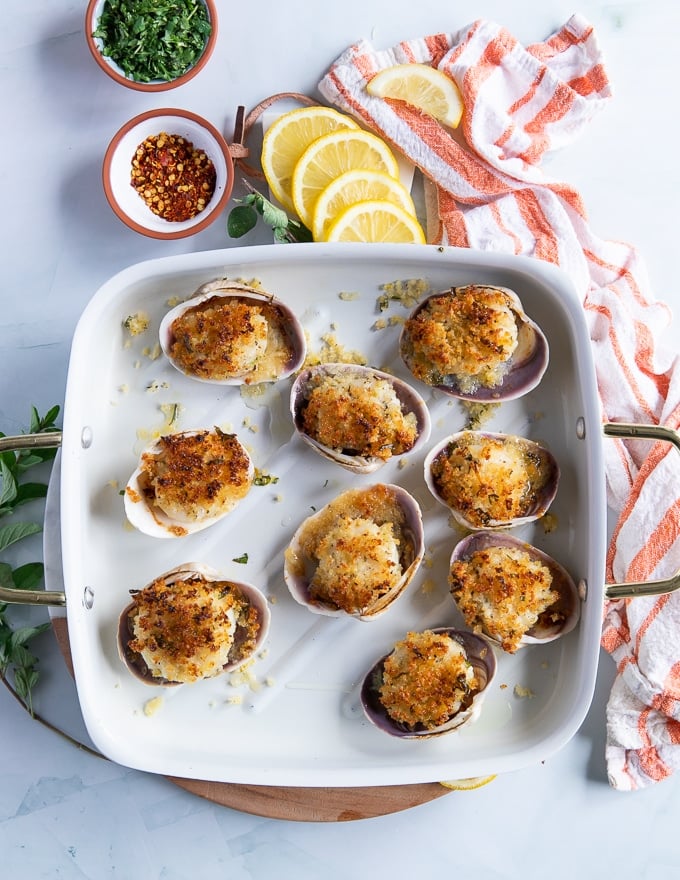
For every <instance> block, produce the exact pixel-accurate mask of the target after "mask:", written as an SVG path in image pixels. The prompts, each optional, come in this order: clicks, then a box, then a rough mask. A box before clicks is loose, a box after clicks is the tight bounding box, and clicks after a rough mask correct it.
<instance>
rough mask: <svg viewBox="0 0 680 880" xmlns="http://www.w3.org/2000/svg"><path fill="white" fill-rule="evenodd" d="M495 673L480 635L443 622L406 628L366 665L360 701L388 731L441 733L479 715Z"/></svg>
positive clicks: (398, 733) (420, 734)
mask: <svg viewBox="0 0 680 880" xmlns="http://www.w3.org/2000/svg"><path fill="white" fill-rule="evenodd" d="M495 673H496V658H495V656H494V653H493V650H492V648H491V646H490V645H489V643H488V642H487V641H486V640H485V639H484V638H482V637H481V636H478V635H475V634H474V633H468V632H463V631H459V630H455V629H450V628H446V627H441V628H437V629H431V630H424V631H422V632H408V633H407V634H406V635H405V637H404V638H403V639H400V640H399V641H397V642H396V643H395V644H394V646H393V648H392V650H391V652H390V653H389V654H386V655H385V656H384V657H381V658H380V660H378V662H377V663H376V664H375V665H374V666H373V667H372V668H371V669H370V670H369V672H368V674H367V675H366V677H365V678H364V681H363V684H362V688H361V703H362V706H363V709H364V713H365V715H366V717H367V718H368V720H369V721H370V722H371V723H372V724H374V725H375V726H376V727H378V728H379V729H380V730H382V731H384V732H385V733H389V734H391V735H392V736H396V737H402V738H405V739H424V738H428V737H435V736H441V735H443V734H446V733H451V732H452V731H454V730H456V729H458V728H459V727H461V726H462V725H463V724H467V723H469V722H471V721H474V720H475V719H476V718H477V717H478V716H479V712H480V710H481V706H482V702H483V701H484V698H485V696H486V694H487V692H488V687H489V685H490V684H491V682H492V680H493V678H494V675H495Z"/></svg>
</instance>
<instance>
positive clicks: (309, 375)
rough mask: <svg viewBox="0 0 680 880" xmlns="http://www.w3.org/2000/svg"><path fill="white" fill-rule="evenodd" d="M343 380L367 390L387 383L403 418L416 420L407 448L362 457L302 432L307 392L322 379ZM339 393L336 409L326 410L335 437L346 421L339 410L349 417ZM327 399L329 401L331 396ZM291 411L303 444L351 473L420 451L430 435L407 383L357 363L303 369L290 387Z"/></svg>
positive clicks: (417, 398)
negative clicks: (345, 412) (410, 441)
mask: <svg viewBox="0 0 680 880" xmlns="http://www.w3.org/2000/svg"><path fill="white" fill-rule="evenodd" d="M343 378H351V379H356V382H357V383H363V384H364V385H365V386H366V387H367V388H370V385H371V384H374V385H375V387H376V389H379V388H384V387H385V386H384V385H383V384H382V383H385V382H387V383H388V384H389V386H390V387H391V389H392V390H393V392H394V395H395V396H396V400H397V401H398V404H399V407H400V410H401V413H402V414H403V416H409V415H410V414H413V416H414V417H415V439H414V442H413V444H412V445H411V446H410V447H409V448H408V449H404V450H403V451H399V452H395V453H393V454H392V453H390V454H388V455H385V456H384V457H383V456H380V455H375V454H366V453H364V454H362V450H361V449H350V448H348V447H347V446H343V447H340V446H337V447H332V446H329V445H326V444H324V443H322V442H320V440H318V439H317V438H315V437H313V436H311V435H310V434H309V433H308V432H307V431H306V430H305V426H304V412H305V408H306V407H307V406H308V403H309V395H310V390H311V389H312V388H315V387H317V386H318V383H319V382H321V381H324V380H325V379H328V380H329V381H332V380H334V379H337V380H338V381H341V380H342V379H343ZM338 393H339V397H338V400H337V407H338V410H335V411H333V410H331V409H330V408H329V421H330V423H331V424H334V425H336V426H337V430H338V432H339V434H338V436H340V435H342V434H343V433H344V428H342V427H341V426H342V425H343V422H344V423H346V422H347V419H345V420H343V419H342V418H341V415H338V412H340V411H341V408H342V407H346V408H347V411H348V414H350V411H351V409H352V407H351V406H350V405H349V404H348V403H347V397H346V394H345V392H342V391H339V392H338ZM358 393H360V392H359V391H357V394H358ZM368 393H369V392H368V391H367V394H368ZM376 394H377V391H376ZM329 396H330V397H331V400H332V396H331V395H329ZM343 398H344V399H343ZM376 408H381V406H380V405H378V406H377V407H376ZM290 411H291V415H292V417H293V423H294V425H295V429H296V431H297V432H298V434H299V435H300V437H301V438H302V439H303V440H304V441H305V443H308V444H309V446H311V448H312V449H314V450H315V451H316V452H318V453H319V455H322V456H323V457H324V458H326V459H328V460H329V461H332V462H335V463H336V464H339V465H340V466H341V467H344V468H345V469H346V470H349V471H352V472H353V473H360V474H368V473H373V472H374V471H376V470H378V468H380V467H382V466H383V465H384V464H385V463H386V462H387V461H389V460H390V458H393V457H395V456H396V455H408V454H410V453H412V452H414V451H416V450H418V449H420V448H421V447H422V446H423V444H425V443H426V442H427V440H428V439H429V436H430V428H431V422H430V414H429V412H428V409H427V405H426V403H425V401H424V400H423V398H422V397H421V396H420V394H418V392H417V391H416V390H415V389H414V388H412V387H411V386H410V385H409V384H408V383H407V382H404V381H403V380H402V379H399V378H398V377H396V376H392V375H390V374H389V373H384V372H382V371H380V370H376V369H374V368H373V367H367V366H361V365H358V364H346V363H329V364H319V365H317V366H313V367H309V368H307V369H305V370H302V372H301V373H300V374H299V375H298V376H297V377H296V379H295V382H294V383H293V386H292V388H291V393H290ZM345 439H347V438H345ZM386 448H387V447H386Z"/></svg>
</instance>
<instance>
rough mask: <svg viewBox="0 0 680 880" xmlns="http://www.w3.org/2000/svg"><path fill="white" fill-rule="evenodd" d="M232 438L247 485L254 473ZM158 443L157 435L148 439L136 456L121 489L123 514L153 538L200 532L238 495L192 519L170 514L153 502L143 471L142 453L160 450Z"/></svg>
mask: <svg viewBox="0 0 680 880" xmlns="http://www.w3.org/2000/svg"><path fill="white" fill-rule="evenodd" d="M179 433H180V435H181V436H191V435H196V434H200V433H203V432H202V431H182V432H179ZM174 436H176V435H174ZM235 439H236V442H237V443H238V446H239V447H240V453H241V454H242V456H243V457H244V459H246V461H247V467H248V470H247V475H246V480H247V484H248V489H249V488H250V485H251V484H252V481H253V477H254V475H255V466H254V464H253V462H252V459H251V458H250V456H249V455H248V452H247V451H246V449H245V448H244V446H243V445H242V444H241V443H240V441H238V438H235ZM161 443H162V438H159V439H158V440H155V441H154V442H153V443H150V444H149V445H148V446H147V447H146V448H145V449H144V450H143V451H142V454H141V455H140V457H139V464H138V465H137V467H136V468H135V470H134V471H133V473H132V475H131V476H130V479H129V480H128V482H127V485H126V487H125V493H124V495H123V501H124V505H125V515H126V516H127V518H128V521H129V522H130V524H131V525H133V526H134V527H135V528H136V529H138V530H139V531H140V532H143V533H144V534H145V535H151V536H152V537H154V538H181V537H184V536H185V535H190V534H193V533H194V532H200V531H202V530H203V529H206V528H208V527H209V526H211V525H213V524H214V523H216V522H218V521H219V520H221V519H222V518H223V517H224V516H226V515H227V514H228V513H230V511H232V510H233V509H234V507H235V506H236V504H238V501H239V500H240V498H234V499H232V501H231V503H229V504H226V505H225V506H223V507H222V509H221V511H220V512H219V513H218V514H217V515H214V516H205V517H200V518H198V519H195V520H193V521H187V520H185V519H182V520H180V519H177V518H174V517H173V516H170V515H168V514H167V513H166V512H165V511H164V510H162V509H161V508H160V507H159V506H158V504H157V503H155V498H154V492H153V488H152V487H151V486H150V485H149V482H148V478H147V472H146V469H145V466H144V458H145V456H146V455H148V454H152V455H153V454H155V453H157V452H160V451H161V449H162V445H161Z"/></svg>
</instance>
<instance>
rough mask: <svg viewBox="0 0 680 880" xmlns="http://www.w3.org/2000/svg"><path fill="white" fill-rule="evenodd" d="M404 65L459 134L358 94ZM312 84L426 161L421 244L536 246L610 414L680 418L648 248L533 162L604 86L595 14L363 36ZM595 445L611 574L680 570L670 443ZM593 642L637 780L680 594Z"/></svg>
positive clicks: (675, 664)
mask: <svg viewBox="0 0 680 880" xmlns="http://www.w3.org/2000/svg"><path fill="white" fill-rule="evenodd" d="M403 63H421V64H429V65H432V66H433V67H437V68H439V69H440V70H442V71H444V72H445V73H446V74H447V75H448V76H450V77H451V78H452V79H453V80H454V81H455V82H456V84H457V85H458V87H459V89H460V91H461V94H462V96H463V101H464V105H465V112H464V114H463V121H462V124H461V126H460V128H459V129H456V130H451V129H447V128H445V127H444V126H443V125H441V124H439V123H438V122H436V121H435V120H434V119H432V118H431V117H429V116H427V115H425V114H423V113H420V112H419V111H418V110H416V109H415V108H413V107H411V106H410V105H408V104H407V103H405V102H403V101H398V100H393V99H389V98H385V99H381V98H375V97H372V96H370V95H369V94H368V93H367V92H366V90H365V84H366V83H367V82H368V81H369V80H370V79H371V77H372V76H374V75H375V74H376V73H377V72H378V71H379V70H382V69H383V68H386V67H390V66H392V65H395V64H403ZM319 91H320V93H321V94H322V95H323V97H324V98H325V99H326V100H327V101H328V102H329V103H331V104H334V105H336V106H337V107H339V108H340V109H342V110H344V111H346V112H348V113H350V114H352V115H353V116H354V117H356V118H357V120H359V121H360V122H361V123H362V124H364V125H365V126H366V127H368V128H370V129H372V130H373V131H375V132H376V133H377V134H379V135H380V136H382V137H383V138H384V139H385V140H387V141H388V142H390V143H392V144H393V145H394V146H395V147H396V148H397V149H398V150H399V151H400V152H401V153H403V154H405V155H406V156H407V157H408V158H410V160H411V161H412V162H413V163H414V164H415V165H416V166H417V167H418V168H419V169H420V170H421V171H422V173H423V176H424V180H425V184H426V199H425V204H426V208H427V237H428V241H429V242H431V243H437V244H445V245H446V244H449V245H456V246H460V247H470V248H475V249H479V250H489V251H500V252H503V253H513V254H523V255H528V256H533V257H535V258H537V259H542V260H546V261H548V262H551V263H554V264H556V265H558V266H560V267H561V268H562V269H563V270H564V271H565V272H567V274H568V275H569V276H570V277H571V279H572V281H573V282H574V285H575V287H576V289H577V291H578V293H579V295H580V296H581V299H582V302H583V307H584V309H585V312H586V318H587V321H588V326H589V330H590V338H591V341H592V346H593V355H594V360H595V365H596V371H597V379H598V390H599V394H600V400H601V404H602V415H603V420H605V421H615V420H616V421H626V422H649V423H655V424H663V425H668V426H669V427H672V428H677V427H678V426H679V425H680V362H679V361H680V357H679V356H678V355H677V354H676V353H674V352H672V351H671V350H670V349H669V348H668V347H666V346H665V345H664V344H663V343H662V342H661V341H660V339H661V336H662V334H663V333H664V332H665V331H666V329H667V328H668V326H669V324H670V320H671V315H670V311H669V309H668V307H667V306H666V305H665V304H664V303H663V302H660V301H657V300H655V299H653V297H652V296H651V294H650V285H649V281H648V278H647V274H646V270H645V266H644V262H643V260H642V258H641V257H640V255H639V254H638V252H637V251H636V250H635V248H633V247H631V246H630V245H628V244H625V243H623V242H619V241H606V240H603V239H601V238H599V237H598V236H596V235H595V234H594V232H593V231H592V230H591V228H590V225H589V222H588V217H587V213H586V209H585V206H584V203H583V200H582V199H581V196H580V195H579V193H578V192H577V191H576V190H575V189H574V188H573V187H572V186H570V185H569V184H567V183H565V182H563V181H560V180H557V179H553V178H551V177H550V176H549V175H548V174H547V173H546V171H545V169H544V168H543V167H542V164H541V162H542V159H543V157H544V156H546V154H548V153H550V152H554V151H555V150H558V149H561V148H563V147H565V146H567V145H568V144H569V143H571V142H572V141H573V140H574V139H575V138H576V137H577V136H578V135H579V134H580V132H581V131H582V130H583V128H584V127H585V126H586V125H587V123H588V122H589V121H590V120H591V119H592V118H593V116H595V115H596V114H597V113H598V112H599V111H600V110H601V109H602V108H603V107H604V106H606V104H607V103H608V101H609V100H610V98H611V96H612V91H611V86H610V82H609V78H608V76H607V72H606V69H605V66H604V63H603V58H602V52H601V49H600V46H599V44H598V40H597V37H596V34H595V31H594V29H593V27H592V25H591V24H590V23H589V22H588V21H586V20H585V19H584V18H583V17H582V16H581V15H574V16H572V17H571V18H570V19H569V20H568V21H567V22H566V23H565V24H564V25H563V26H562V27H561V28H560V29H559V30H558V31H556V32H555V33H554V34H552V35H551V36H550V37H549V38H548V39H547V40H545V41H544V42H541V43H536V44H533V45H529V46H526V47H524V46H522V45H521V44H520V43H519V42H518V41H517V40H516V39H515V38H514V37H513V36H512V35H511V34H510V33H509V32H508V31H507V30H506V29H504V28H503V27H501V26H500V25H498V24H495V23H494V22H490V21H482V20H480V21H475V22H473V23H472V24H471V25H469V26H468V27H465V28H463V29H462V30H460V31H458V32H456V33H441V34H435V35H432V36H428V37H424V38H421V39H414V40H408V41H404V42H401V43H399V44H398V45H396V46H394V47H392V48H391V49H387V50H376V49H375V48H374V47H373V46H372V44H371V43H369V42H367V41H361V42H359V43H357V44H355V45H353V46H350V47H349V48H348V49H347V50H346V51H345V52H344V53H343V54H342V55H341V56H340V57H339V58H338V59H337V60H336V61H335V62H334V63H333V64H332V65H331V67H330V69H329V70H328V72H327V73H326V75H325V76H324V77H323V79H322V80H321V82H320V83H319ZM604 449H605V468H606V477H607V499H608V503H609V505H610V507H611V508H612V510H613V511H614V512H615V514H616V516H617V518H618V521H617V523H616V527H615V530H614V533H613V537H612V540H611V544H610V547H609V552H608V560H607V579H608V580H609V581H618V582H623V581H631V580H641V579H650V578H661V577H667V576H670V575H671V574H673V573H674V572H675V571H677V570H678V569H679V568H680V466H679V464H678V461H677V458H676V455H677V452H675V451H673V450H672V448H671V447H670V446H669V445H668V444H663V443H655V444H651V446H650V443H649V442H648V441H640V440H638V441H624V440H607V442H606V443H605V444H604ZM602 645H603V646H604V648H605V649H606V650H607V651H608V652H609V653H610V654H611V655H612V656H613V657H614V659H615V661H616V662H617V664H618V671H617V678H616V681H615V684H614V687H613V688H612V692H611V696H610V699H609V702H608V706H607V733H608V737H607V747H606V760H607V769H608V774H609V779H610V783H611V785H612V786H613V787H615V788H617V789H634V788H640V787H643V786H646V785H649V784H651V783H653V782H656V781H658V780H660V779H663V778H665V777H667V776H668V775H670V774H671V773H672V772H673V771H674V770H675V769H677V768H678V767H679V766H680V595H678V594H674V595H671V596H667V597H664V598H663V599H660V598H636V599H632V600H631V599H625V600H619V601H617V602H609V603H607V605H606V607H605V614H604V622H603V634H602ZM676 646H677V647H676Z"/></svg>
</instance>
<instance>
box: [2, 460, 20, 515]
mask: <svg viewBox="0 0 680 880" xmlns="http://www.w3.org/2000/svg"><path fill="white" fill-rule="evenodd" d="M0 479H2V491H1V492H0V508H4V507H7V505H10V504H11V503H12V502H13V501H14V499H15V498H16V497H17V481H16V479H15V477H14V474H13V472H12V470H11V468H10V467H8V465H7V464H6V461H5V459H2V460H0Z"/></svg>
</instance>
